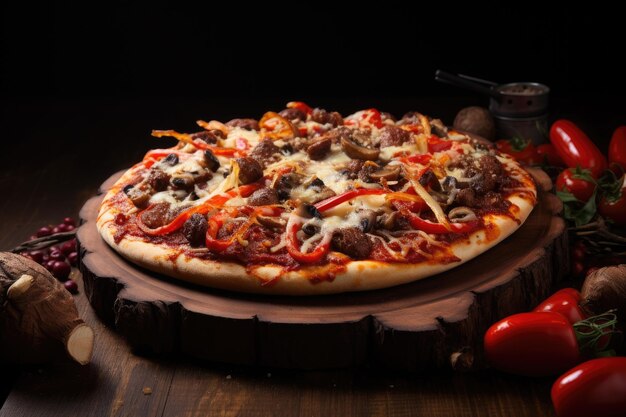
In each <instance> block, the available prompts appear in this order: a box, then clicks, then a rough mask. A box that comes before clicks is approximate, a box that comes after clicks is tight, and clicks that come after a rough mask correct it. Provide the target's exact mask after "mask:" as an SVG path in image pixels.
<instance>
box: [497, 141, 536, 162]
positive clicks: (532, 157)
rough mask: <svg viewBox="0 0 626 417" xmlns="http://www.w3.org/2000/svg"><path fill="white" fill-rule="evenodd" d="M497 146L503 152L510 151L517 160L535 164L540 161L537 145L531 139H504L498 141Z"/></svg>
mask: <svg viewBox="0 0 626 417" xmlns="http://www.w3.org/2000/svg"><path fill="white" fill-rule="evenodd" d="M496 148H497V149H498V150H499V151H500V152H503V153H508V154H509V155H511V156H512V157H513V158H515V160H516V161H518V162H521V163H523V164H526V165H535V164H537V163H538V162H539V160H538V158H537V152H536V150H535V145H533V143H532V142H531V141H530V140H524V139H521V138H513V139H502V140H499V141H497V142H496Z"/></svg>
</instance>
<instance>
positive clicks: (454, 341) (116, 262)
mask: <svg viewBox="0 0 626 417" xmlns="http://www.w3.org/2000/svg"><path fill="white" fill-rule="evenodd" d="M120 175H121V173H117V174H115V175H113V176H112V177H111V178H109V179H108V180H107V181H106V182H105V183H104V184H103V185H102V187H101V190H100V191H101V194H100V195H98V196H96V197H93V198H92V199H90V200H89V201H87V203H86V204H85V205H84V207H83V208H82V210H81V213H80V216H81V220H82V222H83V224H82V226H81V227H80V229H79V231H78V234H77V236H78V240H79V244H80V258H81V260H80V268H81V271H82V273H83V276H84V282H85V292H86V294H87V297H88V298H89V301H90V302H91V305H92V306H93V308H94V309H95V311H96V312H97V313H98V315H99V316H100V317H101V318H102V319H104V320H105V321H106V322H108V323H109V324H111V325H113V326H115V328H116V329H117V331H118V332H119V333H121V334H122V335H123V336H124V337H125V338H126V339H127V340H128V342H129V343H130V345H131V346H132V347H133V348H135V349H136V351H140V352H150V353H156V354H171V353H183V354H186V355H190V356H193V357H197V358H201V359H205V360H209V361H215V362H226V363H231V364H244V365H256V366H266V367H284V368H298V369H321V368H336V367H361V366H376V367H383V368H386V369H394V370H404V371H422V370H429V369H435V370H442V369H450V368H453V369H475V368H479V367H482V366H484V364H485V361H484V358H483V354H482V338H483V334H484V332H485V330H486V329H487V328H488V327H489V326H490V325H491V324H492V323H494V322H495V321H497V320H498V319H500V318H502V317H504V316H506V315H509V314H513V313H516V312H521V311H526V310H529V309H531V308H532V307H534V306H535V305H537V304H538V303H539V301H541V300H542V299H543V298H545V297H546V296H548V294H549V292H550V289H551V288H552V287H553V285H554V284H555V282H557V281H558V280H560V279H561V278H562V277H563V276H564V275H566V273H567V272H568V265H569V259H568V258H569V253H568V246H567V236H566V228H565V224H564V222H563V220H562V219H561V218H560V217H559V216H558V213H559V212H560V210H561V205H560V202H559V200H558V199H556V197H554V196H553V195H551V194H549V193H548V192H547V190H549V188H550V186H551V184H550V180H549V179H548V178H547V176H546V175H545V174H544V173H543V172H542V171H536V172H535V173H534V175H535V178H536V179H537V182H538V184H539V185H540V187H539V188H541V190H540V192H539V199H538V200H539V202H538V205H537V207H536V208H535V209H534V210H533V212H532V213H531V215H530V216H529V218H528V220H527V221H526V223H524V225H523V226H522V227H521V228H520V229H519V230H518V231H517V232H516V233H514V234H513V235H512V236H510V237H509V238H507V239H506V240H504V241H503V242H502V243H500V244H499V245H497V246H496V247H494V248H493V249H491V250H489V251H488V252H486V253H484V254H482V255H480V256H479V257H477V258H475V259H473V260H471V261H469V262H467V263H465V264H463V265H461V266H459V267H457V268H455V269H452V270H450V271H448V272H445V273H442V274H439V275H436V276H433V277H431V278H428V279H424V280H421V281H417V282H414V283H411V284H406V285H402V286H398V287H394V288H388V289H383V290H376V291H370V292H362V293H347V294H338V295H331V296H315V297H304V298H303V297H286V296H258V295H250V294H238V293H232V292H226V291H221V290H214V289H210V288H204V287H199V286H194V285H189V284H186V283H183V282H179V281H175V280H173V279H170V278H168V277H165V276H160V275H158V274H156V273H154V272H150V271H147V270H144V269H141V268H140V267H138V266H136V265H133V264H131V263H129V262H127V261H126V260H124V259H123V258H122V257H120V256H119V255H118V254H117V253H116V252H114V251H113V250H112V249H111V248H110V247H109V246H108V245H107V244H106V243H105V242H104V241H103V240H102V239H101V238H100V235H99V234H98V232H97V230H96V226H95V219H96V216H97V213H98V209H99V205H100V202H101V200H102V198H103V195H102V192H103V191H106V190H107V189H108V188H109V187H110V186H111V185H112V184H113V183H114V182H115V180H116V179H117V178H119V176H120ZM312 285H313V284H312Z"/></svg>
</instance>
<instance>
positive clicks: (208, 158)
mask: <svg viewBox="0 0 626 417" xmlns="http://www.w3.org/2000/svg"><path fill="white" fill-rule="evenodd" d="M204 162H205V163H206V166H207V168H209V169H210V170H211V171H213V172H215V171H217V170H218V168H219V167H220V161H219V160H218V159H217V157H216V156H215V154H214V153H213V152H211V150H209V149H207V150H206V151H204Z"/></svg>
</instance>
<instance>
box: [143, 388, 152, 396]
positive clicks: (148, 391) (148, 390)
mask: <svg viewBox="0 0 626 417" xmlns="http://www.w3.org/2000/svg"><path fill="white" fill-rule="evenodd" d="M150 394H152V388H150V387H143V395H150Z"/></svg>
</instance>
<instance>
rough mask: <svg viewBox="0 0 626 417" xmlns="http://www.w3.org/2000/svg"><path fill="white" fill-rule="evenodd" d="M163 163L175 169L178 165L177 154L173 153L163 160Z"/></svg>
mask: <svg viewBox="0 0 626 417" xmlns="http://www.w3.org/2000/svg"><path fill="white" fill-rule="evenodd" d="M162 163H164V164H165V165H169V166H171V167H173V166H174V165H177V164H178V155H176V154H175V153H171V154H169V155H167V156H166V157H165V158H163V160H162Z"/></svg>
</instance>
